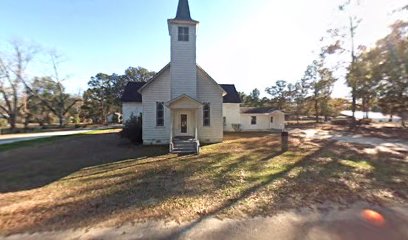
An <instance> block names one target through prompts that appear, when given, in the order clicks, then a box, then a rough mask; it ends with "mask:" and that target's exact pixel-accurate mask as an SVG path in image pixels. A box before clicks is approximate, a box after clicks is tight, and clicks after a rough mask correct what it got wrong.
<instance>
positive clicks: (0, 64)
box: [0, 41, 37, 129]
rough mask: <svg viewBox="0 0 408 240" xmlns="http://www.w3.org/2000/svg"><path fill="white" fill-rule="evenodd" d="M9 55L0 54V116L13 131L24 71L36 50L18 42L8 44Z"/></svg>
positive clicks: (22, 97)
mask: <svg viewBox="0 0 408 240" xmlns="http://www.w3.org/2000/svg"><path fill="white" fill-rule="evenodd" d="M10 46H11V49H12V50H11V51H10V52H9V53H2V54H1V53H0V96H1V100H0V115H1V116H3V117H4V118H5V119H7V121H8V123H9V125H10V128H11V129H15V128H16V123H17V118H18V117H19V116H20V114H21V110H22V108H23V107H24V106H25V102H24V94H25V91H24V85H23V82H25V81H26V79H25V78H26V73H25V72H26V69H27V66H28V65H29V63H30V62H31V60H32V58H33V56H34V55H35V53H36V52H37V49H36V48H35V47H33V46H28V45H25V44H23V43H22V42H19V41H13V42H11V43H10Z"/></svg>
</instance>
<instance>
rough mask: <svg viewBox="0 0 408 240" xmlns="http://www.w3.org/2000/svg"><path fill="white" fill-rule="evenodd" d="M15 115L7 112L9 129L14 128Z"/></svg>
mask: <svg viewBox="0 0 408 240" xmlns="http://www.w3.org/2000/svg"><path fill="white" fill-rule="evenodd" d="M16 117H17V116H16V115H15V114H9V118H8V123H9V124H10V129H11V130H14V129H16V122H17V119H16Z"/></svg>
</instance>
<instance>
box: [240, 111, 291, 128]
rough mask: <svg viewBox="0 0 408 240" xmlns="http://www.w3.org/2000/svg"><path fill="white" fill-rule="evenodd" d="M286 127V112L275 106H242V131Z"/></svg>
mask: <svg viewBox="0 0 408 240" xmlns="http://www.w3.org/2000/svg"><path fill="white" fill-rule="evenodd" d="M283 129H285V113H284V112H282V111H280V110H276V109H273V108H254V107H241V130H242V131H265V130H283Z"/></svg>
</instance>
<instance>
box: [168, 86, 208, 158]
mask: <svg viewBox="0 0 408 240" xmlns="http://www.w3.org/2000/svg"><path fill="white" fill-rule="evenodd" d="M166 106H167V107H168V108H169V109H170V119H171V124H170V152H176V151H183V150H186V151H187V150H188V152H191V151H193V150H194V152H198V147H199V145H200V144H199V140H198V123H199V119H198V118H199V117H198V113H199V111H200V109H202V106H203V104H202V103H200V102H199V101H197V100H195V99H194V98H192V97H190V96H188V95H185V94H183V95H181V96H179V97H177V98H175V99H173V100H171V101H169V102H168V103H167V104H166ZM181 143H182V144H181ZM177 145H178V146H177Z"/></svg>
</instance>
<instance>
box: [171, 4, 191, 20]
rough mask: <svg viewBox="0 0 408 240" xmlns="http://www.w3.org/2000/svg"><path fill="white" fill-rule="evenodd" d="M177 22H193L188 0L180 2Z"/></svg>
mask: <svg viewBox="0 0 408 240" xmlns="http://www.w3.org/2000/svg"><path fill="white" fill-rule="evenodd" d="M175 20H187V21H192V20H193V19H191V15H190V6H189V5H188V0H179V3H178V7H177V15H176V18H175Z"/></svg>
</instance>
